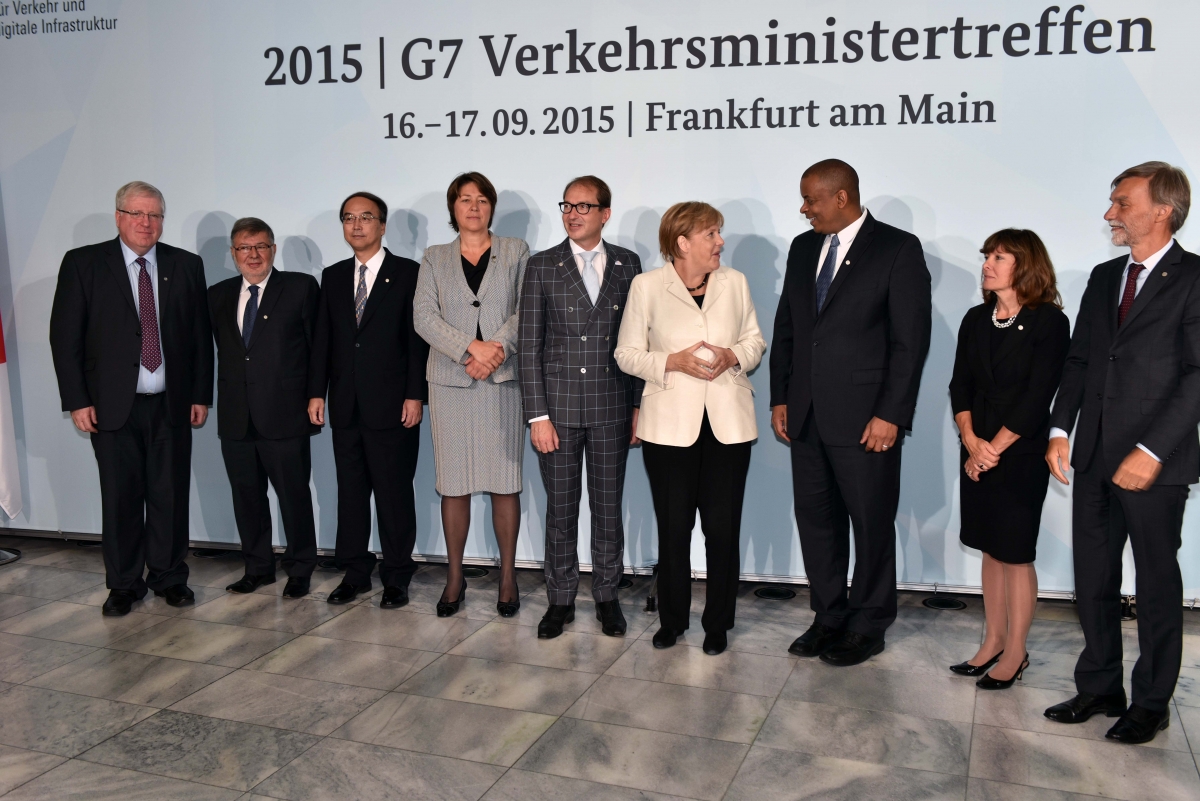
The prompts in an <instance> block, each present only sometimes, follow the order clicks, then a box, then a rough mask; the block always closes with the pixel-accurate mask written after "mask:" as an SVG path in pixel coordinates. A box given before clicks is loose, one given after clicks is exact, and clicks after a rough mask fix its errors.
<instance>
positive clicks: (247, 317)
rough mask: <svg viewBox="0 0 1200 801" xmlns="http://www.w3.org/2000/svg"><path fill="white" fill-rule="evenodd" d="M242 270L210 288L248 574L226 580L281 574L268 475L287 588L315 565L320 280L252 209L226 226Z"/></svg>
mask: <svg viewBox="0 0 1200 801" xmlns="http://www.w3.org/2000/svg"><path fill="white" fill-rule="evenodd" d="M229 238H230V241H231V243H232V244H231V248H230V249H231V251H232V253H233V260H234V263H235V264H236V265H237V268H238V272H239V273H240V275H239V276H238V277H237V278H230V279H227V280H225V281H221V282H220V283H218V284H214V285H213V286H212V287H210V288H209V290H208V308H209V312H210V313H211V316H212V328H213V335H214V336H215V338H216V341H217V435H218V436H219V437H220V438H221V455H222V456H223V457H224V458H225V470H226V472H227V473H228V475H229V484H230V487H231V488H232V489H233V516H234V519H235V520H236V521H237V527H238V536H239V537H240V538H241V541H242V557H243V558H244V559H245V563H246V573H245V575H244V576H243V577H242V578H241V579H239V580H238V581H235V582H234V583H233V584H230V585H229V586H228V587H226V588H225V589H226V590H228V591H229V592H235V593H246V592H254V590H256V589H258V588H259V587H261V586H263V585H264V584H274V583H275V551H274V550H273V549H272V547H271V530H272V525H271V506H270V503H269V502H268V500H267V482H268V480H269V481H270V483H271V486H273V487H274V488H275V495H276V496H277V497H278V498H279V513H280V516H281V517H282V518H283V529H284V532H285V534H286V536H287V550H285V551H284V554H283V559H282V560H281V564H282V566H283V569H284V571H285V572H286V573H287V575H288V580H287V585H286V586H285V587H284V590H283V596H284V597H285V598H302V597H304V596H305V595H307V594H308V590H309V581H310V578H311V577H312V573H313V570H314V569H315V568H316V565H317V530H316V525H315V523H314V522H313V504H312V494H311V492H310V491H309V487H308V480H309V474H310V472H311V470H312V452H311V447H310V443H309V437H310V436H312V434H313V433H315V432H317V431H319V430H320V429H318V428H316V427H315V426H313V425H312V423H311V422H310V421H309V419H308V361H309V357H310V355H311V351H312V340H313V333H314V330H315V328H316V317H317V298H318V296H319V295H320V288H319V287H318V286H317V280H316V279H315V278H313V277H312V276H311V275H307V274H305V273H296V272H285V271H281V270H276V269H275V267H274V261H275V233H274V232H273V231H272V230H271V226H269V225H267V224H266V223H265V222H263V221H262V220H260V219H257V218H255V217H244V218H242V219H240V220H238V221H237V222H235V223H234V224H233V230H232V231H231V232H230V235H229Z"/></svg>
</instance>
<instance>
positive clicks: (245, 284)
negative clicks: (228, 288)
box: [242, 264, 275, 294]
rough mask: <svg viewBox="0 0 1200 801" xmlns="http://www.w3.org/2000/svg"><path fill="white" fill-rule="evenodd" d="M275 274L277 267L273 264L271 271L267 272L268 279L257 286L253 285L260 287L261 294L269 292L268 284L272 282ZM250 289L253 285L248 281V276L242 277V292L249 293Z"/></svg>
mask: <svg viewBox="0 0 1200 801" xmlns="http://www.w3.org/2000/svg"><path fill="white" fill-rule="evenodd" d="M274 274H275V265H273V264H272V265H271V269H270V270H269V271H268V272H267V276H266V278H264V279H263V280H262V281H260V282H258V283H257V284H254V285H253V286H257V287H258V291H259V293H260V294H261V293H263V292H265V291H266V290H267V282H268V281H270V280H271V276H272V275H274ZM250 287H251V283H250V282H249V281H247V280H246V276H244V275H243V276H242V291H243V292H248V291H250Z"/></svg>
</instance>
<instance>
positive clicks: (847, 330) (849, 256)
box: [771, 214, 932, 445]
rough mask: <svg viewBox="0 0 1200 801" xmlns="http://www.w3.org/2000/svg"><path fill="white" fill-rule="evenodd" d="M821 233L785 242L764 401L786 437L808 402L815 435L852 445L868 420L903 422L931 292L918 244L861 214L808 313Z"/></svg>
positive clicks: (911, 405) (925, 344)
mask: <svg viewBox="0 0 1200 801" xmlns="http://www.w3.org/2000/svg"><path fill="white" fill-rule="evenodd" d="M824 240H825V236H824V235H823V234H818V233H817V232H816V231H808V232H806V233H803V234H801V235H800V236H798V237H796V238H795V239H794V240H792V248H791V251H790V252H789V253H788V261H787V274H786V275H785V276H784V279H783V294H782V296H781V297H780V298H779V310H778V311H777V312H776V313H775V334H774V338H773V341H772V342H771V405H772V406H779V405H781V404H785V403H786V404H787V407H788V436H790V437H795V436H798V435H799V433H800V428H801V426H803V424H804V419H805V417H806V415H807V414H808V410H809V407H810V406H811V408H812V410H813V413H814V414H815V415H816V421H817V427H818V430H819V431H820V432H821V438H822V439H823V440H824V441H825V442H826V443H828V444H830V445H858V441H859V439H860V438H861V437H862V433H863V429H865V428H866V427H867V423H868V422H869V421H870V419H871V418H872V417H878V418H880V419H881V420H885V421H887V422H889V423H892V424H894V425H897V426H899V427H900V428H901V429H905V430H908V429H911V428H912V420H913V412H914V410H915V409H916V405H917V389H918V387H919V386H920V383H921V370H922V368H923V367H924V366H925V355H926V353H928V351H929V329H930V325H931V317H930V315H931V313H932V292H931V288H930V279H929V270H928V269H926V267H925V254H924V253H923V252H922V250H921V243H920V241H919V240H918V239H917V238H916V237H915V236H913V235H912V234H910V233H908V232H906V231H901V230H900V229H899V228H893V227H892V226H890V225H886V224H884V223H881V222H879V221H877V220H876V219H875V218H874V217H872V216H871V215H870V214H868V215H867V219H866V220H864V221H863V224H862V227H861V228H860V229H859V231H858V235H857V236H856V237H855V238H854V243H853V244H852V245H851V246H850V251H849V252H848V253H845V254H842V253H839V254H838V257H839V258H840V259H841V260H842V262H841V266H840V267H839V268H838V271H837V275H836V276H835V277H834V279H833V283H832V284H831V285H830V287H829V292H828V293H827V294H826V296H825V308H824V309H822V311H821V313H820V315H818V314H817V301H816V280H817V268H818V266H819V265H818V264H817V261H818V260H819V259H820V255H821V245H822V243H823V242H824Z"/></svg>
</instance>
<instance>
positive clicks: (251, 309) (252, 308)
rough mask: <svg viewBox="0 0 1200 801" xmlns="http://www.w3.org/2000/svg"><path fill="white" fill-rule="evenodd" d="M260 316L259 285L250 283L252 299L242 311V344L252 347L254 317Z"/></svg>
mask: <svg viewBox="0 0 1200 801" xmlns="http://www.w3.org/2000/svg"><path fill="white" fill-rule="evenodd" d="M257 316H258V286H257V285H256V284H251V285H250V300H248V301H246V310H245V311H244V312H242V344H243V345H245V346H246V347H247V348H248V347H250V335H251V334H253V333H254V318H255V317H257Z"/></svg>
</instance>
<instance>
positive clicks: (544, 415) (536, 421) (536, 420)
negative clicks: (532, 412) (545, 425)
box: [529, 414, 550, 425]
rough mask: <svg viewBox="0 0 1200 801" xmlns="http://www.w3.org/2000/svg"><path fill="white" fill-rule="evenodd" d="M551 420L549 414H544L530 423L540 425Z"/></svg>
mask: <svg viewBox="0 0 1200 801" xmlns="http://www.w3.org/2000/svg"><path fill="white" fill-rule="evenodd" d="M549 419H550V415H548V414H543V415H542V416H541V417H535V418H533V419H532V420H530V421H529V425H533V424H534V423H540V422H542V421H543V420H549Z"/></svg>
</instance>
